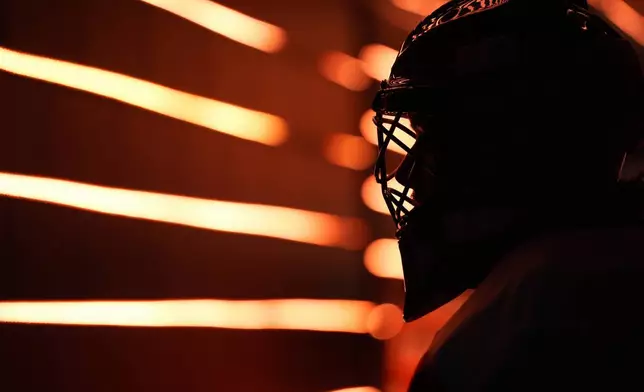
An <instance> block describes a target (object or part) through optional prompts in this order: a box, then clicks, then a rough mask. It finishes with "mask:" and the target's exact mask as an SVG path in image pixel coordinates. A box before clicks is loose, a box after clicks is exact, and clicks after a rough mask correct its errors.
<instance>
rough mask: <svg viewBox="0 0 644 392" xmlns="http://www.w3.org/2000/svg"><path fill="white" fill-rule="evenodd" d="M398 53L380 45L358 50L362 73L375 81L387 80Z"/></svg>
mask: <svg viewBox="0 0 644 392" xmlns="http://www.w3.org/2000/svg"><path fill="white" fill-rule="evenodd" d="M396 56H398V51H397V50H395V49H392V48H390V47H387V46H385V45H380V44H371V45H367V46H365V47H363V48H362V50H360V54H359V55H358V58H359V59H360V60H362V62H363V71H364V72H365V73H366V74H367V75H369V76H370V77H372V78H373V79H375V80H377V81H381V80H384V79H387V78H388V77H389V72H390V71H391V66H392V65H393V64H394V61H395V60H396Z"/></svg>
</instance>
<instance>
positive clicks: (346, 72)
mask: <svg viewBox="0 0 644 392" xmlns="http://www.w3.org/2000/svg"><path fill="white" fill-rule="evenodd" d="M362 67H363V64H362V62H361V61H360V60H358V59H356V58H354V57H351V56H349V55H347V54H344V53H341V52H329V53H326V54H324V56H322V59H321V60H320V64H319V68H320V73H321V74H322V76H324V77H325V78H327V79H328V80H330V81H332V82H333V83H336V84H338V85H340V86H342V87H344V88H346V89H348V90H351V91H363V90H365V89H367V88H368V87H369V86H370V84H371V79H369V78H368V77H367V75H365V73H364V72H363V70H362Z"/></svg>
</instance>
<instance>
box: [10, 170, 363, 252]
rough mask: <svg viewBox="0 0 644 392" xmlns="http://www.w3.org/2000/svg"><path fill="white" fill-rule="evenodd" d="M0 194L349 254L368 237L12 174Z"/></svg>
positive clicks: (305, 214)
mask: <svg viewBox="0 0 644 392" xmlns="http://www.w3.org/2000/svg"><path fill="white" fill-rule="evenodd" d="M0 195H5V196H10V197H16V198H24V199H29V200H35V201H40V202H46V203H53V204H59V205H64V206H68V207H73V208H79V209H83V210H89V211H93V212H99V213H104V214H111V215H118V216H124V217H129V218H136V219H146V220H152V221H157V222H166V223H174V224H179V225H184V226H190V227H197V228H201V229H207V230H216V231H223V232H231V233H239V234H247V235H256V236H263V237H270V238H279V239H284V240H289V241H295V242H303V243H308V244H315V245H320V246H330V247H339V248H345V249H352V250H356V249H361V248H362V246H363V245H364V242H365V240H366V236H367V234H366V233H367V229H366V226H365V224H364V222H362V221H361V220H359V219H356V218H345V217H339V216H335V215H330V214H323V213H319V212H312V211H305V210H297V209H293V208H286V207H277V206H267V205H260V204H246V203H235V202H229V201H218V200H209V199H198V198H194V197H186V196H176V195H169V194H162V193H151V192H144V191H138V190H128V189H119V188H110V187H105V186H98V185H89V184H83V183H78V182H72V181H65V180H58V179H51V178H43V177H33V176H26V175H19V174H11V173H1V172H0Z"/></svg>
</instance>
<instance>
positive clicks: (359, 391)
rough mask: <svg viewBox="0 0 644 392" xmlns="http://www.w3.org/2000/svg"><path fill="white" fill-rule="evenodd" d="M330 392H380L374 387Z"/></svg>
mask: <svg viewBox="0 0 644 392" xmlns="http://www.w3.org/2000/svg"><path fill="white" fill-rule="evenodd" d="M330 392H380V390H379V389H377V388H374V387H353V388H344V389H336V390H334V391H330Z"/></svg>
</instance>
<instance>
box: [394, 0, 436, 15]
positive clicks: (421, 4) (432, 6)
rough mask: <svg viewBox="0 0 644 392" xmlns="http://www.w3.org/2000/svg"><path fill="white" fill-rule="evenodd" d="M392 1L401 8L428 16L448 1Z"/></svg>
mask: <svg viewBox="0 0 644 392" xmlns="http://www.w3.org/2000/svg"><path fill="white" fill-rule="evenodd" d="M391 3H392V4H393V5H395V6H396V7H398V8H400V9H401V10H404V11H407V12H411V13H414V14H417V15H421V16H427V15H429V14H431V13H432V12H434V11H435V10H436V9H437V8H438V7H440V6H441V5H443V4H445V3H447V1H445V0H391Z"/></svg>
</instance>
